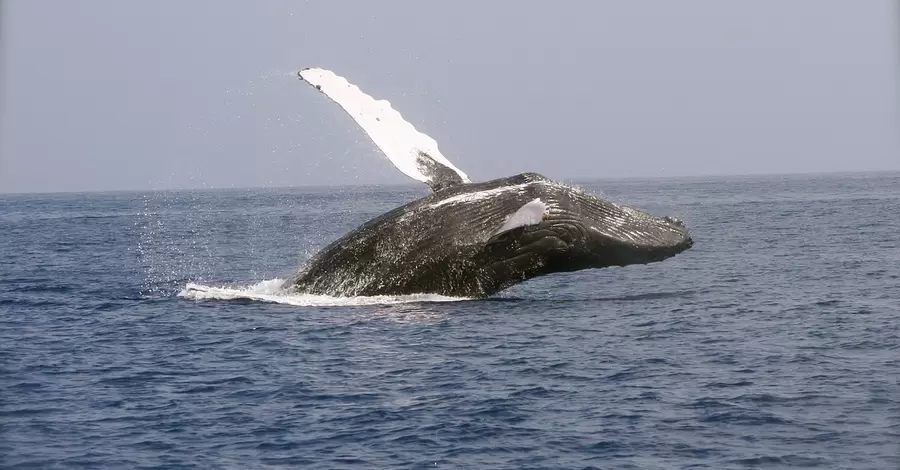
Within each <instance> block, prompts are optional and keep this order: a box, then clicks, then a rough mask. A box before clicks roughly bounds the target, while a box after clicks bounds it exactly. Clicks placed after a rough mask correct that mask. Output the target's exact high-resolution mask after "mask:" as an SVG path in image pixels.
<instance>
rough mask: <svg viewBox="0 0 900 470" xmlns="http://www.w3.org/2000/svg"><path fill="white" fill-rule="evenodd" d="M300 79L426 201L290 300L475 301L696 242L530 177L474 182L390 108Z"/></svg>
mask: <svg viewBox="0 0 900 470" xmlns="http://www.w3.org/2000/svg"><path fill="white" fill-rule="evenodd" d="M298 76H299V77H300V79H301V80H302V81H304V82H306V83H308V84H310V85H312V86H313V87H315V88H316V89H317V90H319V91H320V92H322V93H323V94H325V95H326V96H327V97H328V98H330V99H331V100H332V101H334V102H335V103H337V104H338V105H339V106H340V107H341V108H343V109H344V111H346V112H347V113H348V114H349V115H350V116H351V117H353V119H354V120H355V121H356V122H357V124H359V126H360V127H361V128H362V130H363V131H365V132H366V134H367V135H368V136H369V137H370V138H371V139H372V141H373V142H374V143H375V144H376V146H377V147H378V148H379V149H380V150H381V152H382V153H383V154H384V155H385V156H386V157H387V158H388V159H389V160H390V161H391V162H392V163H393V164H394V166H396V167H397V168H398V169H399V170H400V171H402V172H403V173H404V174H406V175H408V176H410V177H411V178H413V179H416V180H418V181H421V182H423V183H426V184H427V185H428V186H430V188H431V192H430V194H428V195H427V196H425V197H422V198H420V199H418V200H415V201H412V202H409V203H408V204H405V205H403V206H401V207H398V208H396V209H394V210H391V211H389V212H387V213H385V214H383V215H381V216H378V217H376V218H374V219H372V220H370V221H368V222H366V223H364V224H362V225H361V226H360V227H358V228H357V229H355V230H353V231H351V232H349V233H347V234H346V235H344V236H343V237H341V238H339V239H337V240H335V241H334V242H332V243H330V244H329V245H327V246H326V247H325V248H323V249H322V250H321V251H319V252H318V253H317V254H316V255H314V256H313V257H312V258H311V259H310V260H309V261H308V262H307V263H305V264H304V266H302V267H301V268H300V269H299V270H298V272H297V273H296V274H295V275H294V276H293V277H291V278H290V279H289V280H288V281H287V282H286V283H285V287H286V288H287V289H289V290H291V291H293V292H297V293H308V294H324V295H332V296H359V295H364V296H370V295H404V294H415V293H433V294H440V295H445V296H455V297H469V298H482V297H489V296H491V295H492V294H495V293H497V292H499V291H502V290H503V289H506V288H509V287H510V286H513V285H515V284H518V283H521V282H523V281H526V280H529V279H532V278H535V277H538V276H543V275H547V274H551V273H558V272H570V271H577V270H582V269H591V268H605V267H611V266H627V265H633V264H647V263H653V262H657V261H662V260H664V259H667V258H670V257H672V256H674V255H676V254H678V253H680V252H682V251H684V250H687V249H688V248H690V247H691V246H692V244H693V240H692V239H691V236H690V235H689V233H688V231H687V229H686V227H685V225H684V223H682V222H681V221H680V220H677V219H675V218H673V217H657V216H654V215H651V214H649V213H646V212H642V211H639V210H636V209H632V208H628V207H624V206H620V205H617V204H614V203H612V202H609V201H606V200H603V199H601V198H599V197H597V196H594V195H593V194H590V193H588V192H586V191H584V190H581V189H579V188H577V187H574V186H570V185H567V184H563V183H560V182H558V181H554V180H551V179H549V178H546V177H544V176H542V175H539V174H537V173H522V174H518V175H515V176H510V177H506V178H500V179H495V180H492V181H485V182H472V181H471V180H470V179H469V177H468V175H466V174H465V173H464V172H463V171H461V170H460V169H458V168H456V167H455V166H454V165H453V164H452V163H451V162H450V161H449V160H447V158H446V157H444V156H443V155H442V154H441V152H440V151H439V150H438V146H437V143H436V142H435V141H434V139H432V138H431V137H429V136H427V135H425V134H423V133H421V132H419V131H417V130H416V129H415V127H414V126H413V125H412V124H410V123H408V122H407V121H406V120H404V119H403V118H402V117H401V116H400V114H399V113H398V112H397V111H396V110H394V109H393V108H392V107H391V105H390V103H389V102H388V101H385V100H376V99H374V98H372V97H370V96H369V95H367V94H365V93H363V92H362V91H361V90H360V89H359V87H357V86H356V85H353V84H351V83H349V82H348V81H347V80H346V79H345V78H343V77H340V76H338V75H336V74H335V73H334V72H331V71H329V70H325V69H321V68H308V69H303V70H300V71H299V72H298Z"/></svg>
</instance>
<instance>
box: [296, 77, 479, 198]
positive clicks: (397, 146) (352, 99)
mask: <svg viewBox="0 0 900 470" xmlns="http://www.w3.org/2000/svg"><path fill="white" fill-rule="evenodd" d="M299 74H300V77H301V78H303V79H304V80H306V81H307V82H309V83H310V84H311V85H313V86H315V87H316V88H317V89H319V91H321V92H322V93H324V94H325V96H327V97H329V98H331V99H332V100H334V102H335V103H337V104H339V105H340V106H341V107H342V108H344V110H345V111H347V113H348V114H349V115H350V116H351V117H353V119H354V120H355V121H356V122H357V124H359V126H360V127H362V129H363V130H364V131H365V132H366V134H368V135H369V137H370V138H371V139H372V141H373V142H375V145H377V146H378V148H379V149H381V151H382V153H384V155H385V156H386V157H387V158H388V159H389V160H390V161H391V163H393V164H394V166H396V167H397V169H398V170H400V171H402V172H403V173H404V174H406V175H407V176H409V177H410V178H413V179H415V180H417V181H422V182H424V183H428V182H429V181H430V178H429V177H428V176H426V175H424V174H422V172H421V171H420V170H419V168H418V165H417V164H416V158H417V157H418V156H419V152H424V153H427V154H428V155H429V156H430V157H431V158H433V159H434V160H435V161H437V162H438V163H441V164H443V165H446V166H447V167H448V168H450V169H451V170H453V171H455V172H456V173H457V174H459V176H460V177H461V178H462V180H463V182H464V183H470V182H471V181H470V180H469V177H468V176H466V174H465V173H463V172H462V171H461V170H460V169H458V168H456V167H455V166H454V165H453V164H452V163H450V161H449V160H447V158H446V157H444V156H443V155H442V154H441V152H440V150H438V145H437V142H436V141H435V140H434V139H432V138H431V137H429V136H428V135H426V134H423V133H421V132H419V131H417V130H416V128H415V127H414V126H413V125H412V124H410V123H409V122H407V121H406V120H405V119H403V116H401V115H400V113H399V112H397V111H396V110H394V109H393V108H391V103H390V102H388V101H386V100H376V99H374V98H372V97H371V96H369V95H367V94H365V93H363V92H362V91H361V90H360V89H359V87H358V86H356V85H353V84H352V83H350V82H348V81H347V79H346V78H344V77H341V76H338V75H336V74H335V73H334V72H332V71H330V70H325V69H320V68H310V69H305V70H301V71H300V72H299Z"/></svg>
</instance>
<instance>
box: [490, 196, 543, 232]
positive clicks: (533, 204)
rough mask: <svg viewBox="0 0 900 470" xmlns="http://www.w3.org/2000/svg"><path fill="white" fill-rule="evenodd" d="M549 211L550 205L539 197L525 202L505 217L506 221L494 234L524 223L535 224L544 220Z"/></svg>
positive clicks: (522, 225) (524, 224)
mask: <svg viewBox="0 0 900 470" xmlns="http://www.w3.org/2000/svg"><path fill="white" fill-rule="evenodd" d="M549 212H550V206H548V205H547V204H545V203H544V202H543V201H541V200H540V199H534V200H532V201H530V202H527V203H525V205H524V206H522V207H520V208H519V210H517V211H516V212H515V213H513V214H512V215H510V216H509V218H507V219H506V222H505V223H504V224H503V225H502V226H501V227H500V229H499V230H497V231H496V232H494V236H497V235H499V234H501V233H503V232H508V231H510V230H513V229H516V228H519V227H524V226H526V225H537V224H539V223H541V222H542V221H543V220H544V216H545V215H546V214H548V213H549Z"/></svg>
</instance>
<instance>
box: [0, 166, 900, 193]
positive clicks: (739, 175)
mask: <svg viewBox="0 0 900 470" xmlns="http://www.w3.org/2000/svg"><path fill="white" fill-rule="evenodd" d="M890 173H900V169H878V170H837V171H828V170H826V171H806V172H777V173H767V172H761V173H708V174H696V175H671V176H661V175H657V176H604V177H593V178H577V177H576V178H572V177H563V178H556V179H557V181H562V182H569V183H575V184H577V183H588V182H596V181H626V180H632V181H640V180H644V181H660V180H677V179H684V180H687V179H695V180H701V179H710V178H721V179H729V178H748V177H757V178H759V177H779V176H792V177H797V176H837V175H876V174H890ZM485 181H489V180H485ZM367 186H370V187H371V186H375V187H394V188H399V187H410V188H415V187H425V186H423V184H422V183H419V182H417V181H410V182H406V183H340V184H298V185H288V186H263V185H255V186H254V185H249V186H184V187H174V188H164V189H161V188H156V189H154V188H141V189H123V188H118V189H116V188H111V189H102V188H101V189H73V190H61V191H43V190H39V191H12V192H5V191H0V195H2V196H13V195H19V196H21V195H30V194H34V195H48V194H103V193H141V192H178V191H222V190H259V189H300V188H341V187H344V188H346V187H367Z"/></svg>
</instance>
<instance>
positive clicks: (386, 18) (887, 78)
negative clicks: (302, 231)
mask: <svg viewBox="0 0 900 470" xmlns="http://www.w3.org/2000/svg"><path fill="white" fill-rule="evenodd" d="M0 1H3V0H0ZM2 7H3V10H2V29H0V53H2V60H3V67H2V70H0V71H2V82H0V83H2V88H0V91H2V94H0V192H55V191H94V190H121V189H131V190H141V189H170V188H203V187H214V188H222V187H259V186H276V187H281V186H302V185H330V184H396V183H407V182H409V183H412V180H410V179H408V178H406V177H405V176H404V175H403V174H402V173H400V172H399V171H397V170H396V169H395V168H393V167H392V166H391V165H390V163H389V162H388V161H387V160H386V159H385V158H383V157H382V156H381V155H380V154H379V153H378V151H377V149H376V148H375V147H374V145H373V144H372V143H371V142H370V141H369V140H368V139H367V137H366V136H365V134H363V132H362V131H361V130H360V129H359V128H358V127H357V126H356V125H355V124H354V123H353V121H352V120H351V119H350V117H349V116H346V115H344V114H343V111H341V110H340V108H339V107H338V106H337V105H335V104H334V103H331V102H329V101H328V100H327V99H326V98H325V97H324V96H322V95H321V94H319V93H317V92H316V91H315V90H313V89H311V88H310V87H309V86H308V85H305V84H303V83H302V82H300V81H299V80H297V78H296V76H295V72H296V70H298V69H300V68H304V67H324V68H328V69H331V70H333V71H335V72H336V73H338V74H339V75H343V76H345V77H347V78H348V79H349V80H350V81H351V82H353V83H355V84H357V85H359V86H360V87H361V88H362V90H363V91H365V92H366V93H368V94H370V95H373V96H375V97H377V98H385V99H388V100H390V101H391V103H392V104H393V106H394V108H395V109H397V110H399V111H400V112H401V113H402V114H403V116H404V117H405V118H406V119H407V120H408V121H410V122H411V123H413V124H414V125H415V126H416V127H417V128H418V129H419V130H420V131H423V132H425V133H427V134H429V135H430V136H431V137H433V138H435V139H436V140H437V142H438V144H439V147H440V150H441V152H442V153H443V154H444V155H445V156H446V157H447V158H448V159H450V160H451V161H452V162H453V163H454V164H455V165H456V166H457V167H459V168H460V169H462V170H463V171H465V172H466V173H467V174H468V175H469V176H470V177H471V178H472V179H473V181H481V180H488V179H492V178H497V177H502V176H508V175H511V174H516V173H521V172H525V171H537V172H540V173H543V174H545V175H546V176H548V177H551V178H556V179H564V180H571V179H577V180H584V179H592V178H622V177H678V176H691V175H697V176H704V175H733V174H758V173H806V172H831V171H879V170H900V136H898V134H900V132H898V129H900V126H898V121H900V120H898V117H900V97H898V87H900V85H898V83H900V74H898V71H900V66H898V60H900V48H898V41H897V39H898V36H897V28H898V24H900V22H898V21H897V20H896V18H897V17H898V16H897V15H896V13H895V12H894V11H892V7H893V5H892V2H891V0H872V1H864V2H862V1H846V0H792V1H790V2H786V1H784V0H754V1H742V2H722V1H720V0H684V1H680V2H671V1H668V0H642V1H627V2H626V1H594V2H588V1H579V2H576V1H561V2H549V1H532V0H524V1H519V2H516V3H512V2H485V1H482V0H478V1H475V0H461V1H453V2H422V1H418V0H392V1H390V2H370V1H363V0H357V1H346V0H321V1H316V0H310V1H306V2H304V1H297V0H267V1H265V2H250V1H237V0H192V1H190V2H185V1H182V0H154V1H136V0H79V1H77V2H75V1H71V0H28V1H25V0H21V1H9V0H6V1H3V3H2Z"/></svg>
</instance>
